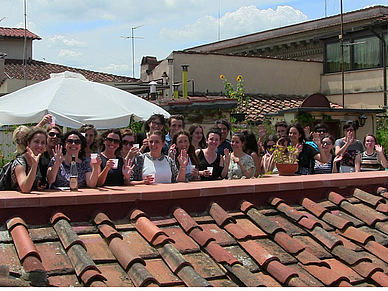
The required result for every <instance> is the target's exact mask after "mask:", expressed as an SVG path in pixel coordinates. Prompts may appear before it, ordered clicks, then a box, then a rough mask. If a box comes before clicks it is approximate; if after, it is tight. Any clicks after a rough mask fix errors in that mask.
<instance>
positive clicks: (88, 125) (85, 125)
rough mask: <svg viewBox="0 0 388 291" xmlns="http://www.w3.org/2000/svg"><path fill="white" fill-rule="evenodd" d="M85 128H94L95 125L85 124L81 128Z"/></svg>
mask: <svg viewBox="0 0 388 291" xmlns="http://www.w3.org/2000/svg"><path fill="white" fill-rule="evenodd" d="M85 127H91V128H94V125H93V124H83V125H82V126H81V128H85Z"/></svg>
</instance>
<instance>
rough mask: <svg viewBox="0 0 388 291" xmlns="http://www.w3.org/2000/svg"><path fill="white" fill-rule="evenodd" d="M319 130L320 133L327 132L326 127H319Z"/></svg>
mask: <svg viewBox="0 0 388 291" xmlns="http://www.w3.org/2000/svg"><path fill="white" fill-rule="evenodd" d="M317 132H318V133H326V132H327V130H325V129H318V130H317Z"/></svg>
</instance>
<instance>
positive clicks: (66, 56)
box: [58, 49, 84, 64]
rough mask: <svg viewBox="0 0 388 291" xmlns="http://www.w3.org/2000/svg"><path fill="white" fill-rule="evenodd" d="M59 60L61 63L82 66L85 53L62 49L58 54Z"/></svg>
mask: <svg viewBox="0 0 388 291" xmlns="http://www.w3.org/2000/svg"><path fill="white" fill-rule="evenodd" d="M58 59H59V60H60V61H61V62H65V63H66V62H69V63H72V64H80V63H82V62H83V61H84V58H83V53H81V52H76V51H72V50H68V49H62V50H60V51H59V53H58Z"/></svg>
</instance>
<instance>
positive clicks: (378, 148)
mask: <svg viewBox="0 0 388 291" xmlns="http://www.w3.org/2000/svg"><path fill="white" fill-rule="evenodd" d="M375 150H376V152H378V153H382V152H383V147H382V146H381V145H379V144H376V145H375Z"/></svg>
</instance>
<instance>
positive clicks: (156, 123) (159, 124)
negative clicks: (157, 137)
mask: <svg viewBox="0 0 388 291" xmlns="http://www.w3.org/2000/svg"><path fill="white" fill-rule="evenodd" d="M150 123H152V124H153V125H156V126H161V125H162V124H161V123H160V122H156V121H151V122H150Z"/></svg>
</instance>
